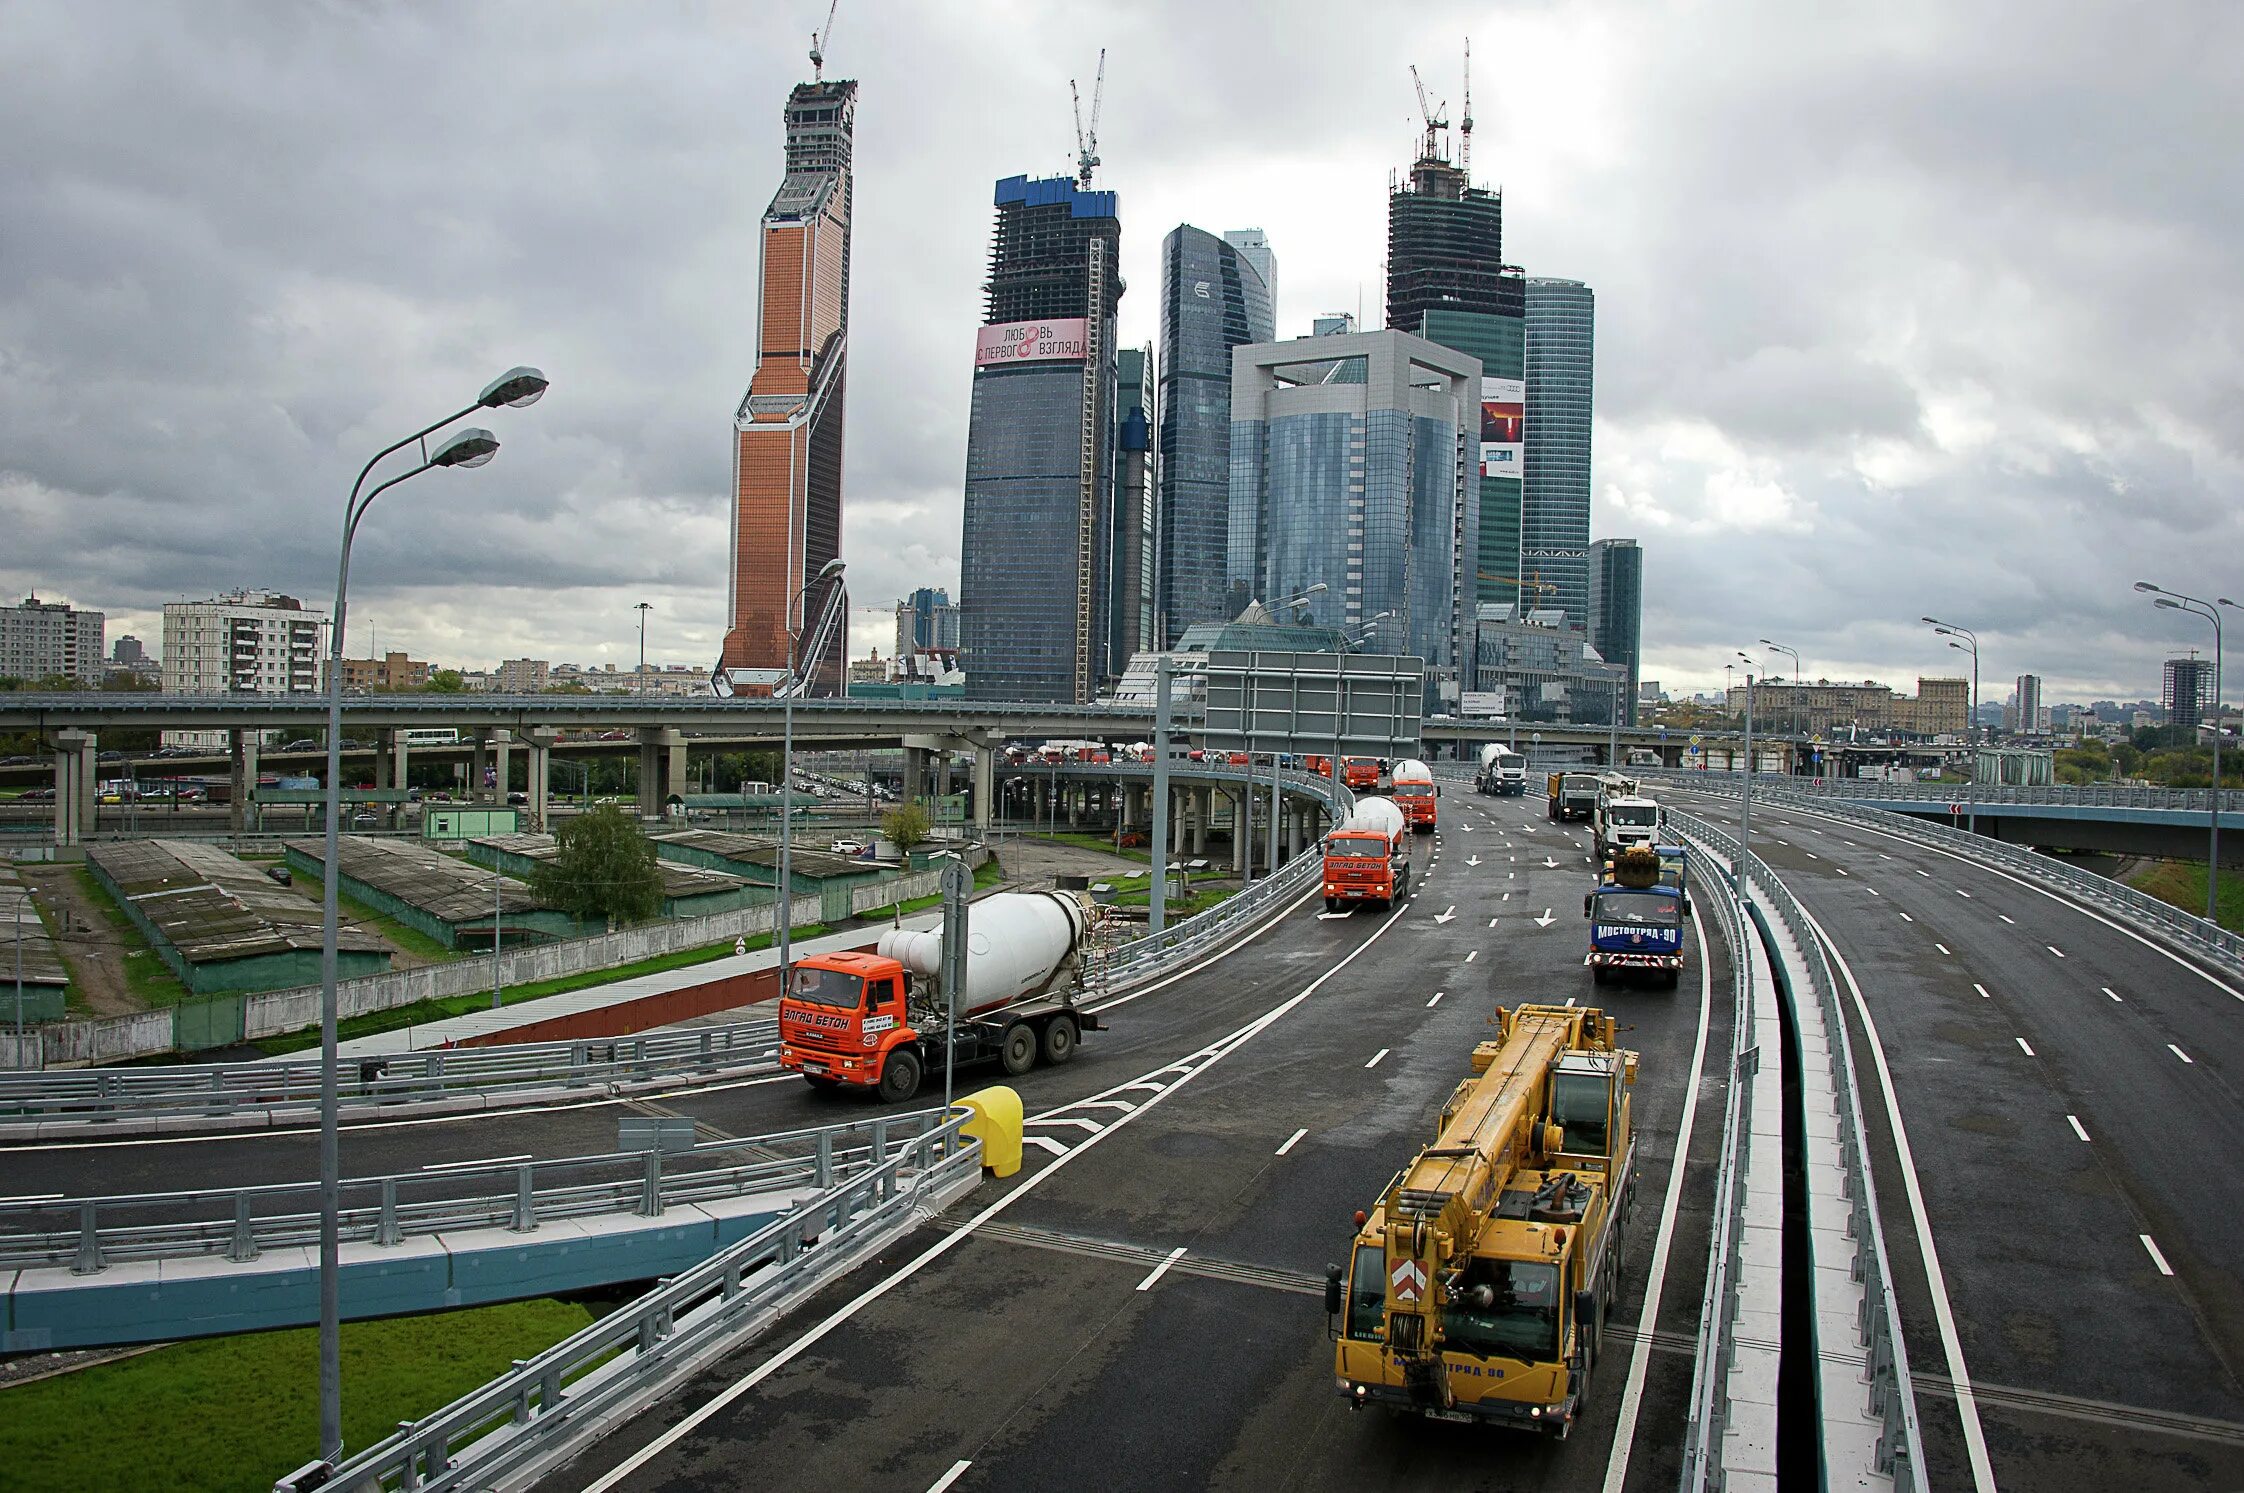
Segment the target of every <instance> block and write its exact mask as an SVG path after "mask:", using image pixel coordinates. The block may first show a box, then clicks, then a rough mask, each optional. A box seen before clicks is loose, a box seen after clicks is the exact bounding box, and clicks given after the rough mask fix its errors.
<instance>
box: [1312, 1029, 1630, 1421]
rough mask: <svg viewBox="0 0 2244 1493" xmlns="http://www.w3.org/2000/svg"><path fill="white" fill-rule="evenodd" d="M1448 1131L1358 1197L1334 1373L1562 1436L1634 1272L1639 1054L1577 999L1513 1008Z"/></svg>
mask: <svg viewBox="0 0 2244 1493" xmlns="http://www.w3.org/2000/svg"><path fill="white" fill-rule="evenodd" d="M1498 1019H1499V1021H1500V1023H1501V1026H1502V1033H1503V1035H1502V1036H1501V1038H1499V1039H1498V1040H1497V1041H1494V1042H1483V1043H1481V1044H1479V1045H1478V1046H1477V1047H1475V1048H1474V1049H1473V1059H1472V1067H1473V1072H1472V1076H1471V1077H1469V1078H1467V1079H1465V1080H1464V1081H1463V1082H1462V1083H1460V1084H1458V1086H1457V1091H1456V1092H1455V1093H1454V1094H1452V1095H1451V1096H1450V1098H1449V1102H1448V1103H1447V1104H1446V1105H1444V1106H1443V1108H1442V1115H1441V1128H1440V1131H1439V1134H1438V1138H1437V1139H1436V1140H1435V1142H1434V1144H1432V1145H1431V1146H1428V1147H1427V1148H1426V1149H1425V1150H1423V1151H1421V1152H1419V1153H1418V1158H1417V1160H1415V1161H1413V1162H1412V1163H1411V1164H1410V1165H1409V1166H1408V1167H1406V1168H1405V1169H1404V1170H1403V1171H1402V1172H1401V1173H1399V1174H1398V1175H1397V1176H1396V1177H1395V1179H1394V1181H1392V1182H1390V1183H1389V1184H1388V1186H1387V1190H1386V1192H1385V1194H1384V1195H1383V1196H1382V1197H1381V1198H1380V1199H1379V1206H1378V1207H1377V1208H1376V1209H1375V1210H1374V1211H1373V1212H1371V1213H1370V1214H1368V1215H1366V1214H1363V1213H1358V1214H1357V1215H1356V1224H1357V1232H1356V1238H1355V1244H1354V1247H1353V1249H1352V1251H1351V1253H1350V1257H1349V1265H1348V1268H1347V1270H1346V1271H1345V1272H1344V1271H1343V1270H1342V1268H1341V1267H1340V1266H1338V1265H1334V1266H1331V1267H1329V1269H1328V1270H1327V1272H1326V1282H1325V1312H1326V1316H1327V1317H1328V1318H1339V1319H1340V1320H1339V1322H1338V1324H1337V1325H1338V1343H1337V1346H1336V1348H1335V1352H1334V1373H1335V1374H1336V1376H1337V1380H1338V1386H1339V1390H1340V1393H1341V1394H1342V1395H1344V1396H1346V1397H1347V1399H1348V1401H1349V1402H1350V1403H1351V1404H1353V1405H1356V1406H1358V1407H1361V1406H1363V1405H1366V1404H1384V1405H1389V1406H1393V1407H1395V1408H1397V1409H1400V1410H1406V1411H1414V1412H1418V1413H1421V1414H1425V1415H1429V1416H1432V1417H1434V1418H1435V1419H1438V1420H1455V1421H1483V1422H1489V1423H1493V1424H1498V1425H1508V1426H1517V1427H1521V1428H1523V1429H1530V1430H1540V1431H1544V1432H1547V1433H1549V1434H1551V1435H1553V1436H1560V1437H1563V1436H1565V1435H1566V1434H1567V1432H1568V1431H1569V1430H1571V1429H1572V1428H1573V1424H1574V1418H1575V1416H1576V1415H1577V1414H1578V1413H1579V1411H1580V1409H1581V1406H1582V1402H1583V1396H1584V1393H1585V1390H1586V1386H1587V1383H1588V1379H1589V1374H1590V1370H1591V1368H1592V1367H1593V1366H1594V1365H1595V1363H1596V1361H1597V1356H1598V1344H1599V1338H1600V1336H1601V1329H1602V1327H1603V1323H1604V1320H1605V1314H1606V1312H1607V1311H1608V1310H1609V1309H1610V1308H1611V1305H1612V1301H1613V1297H1614V1293H1615V1291H1616V1289H1617V1288H1618V1286H1619V1283H1620V1271H1621V1230H1622V1225H1623V1224H1624V1223H1625V1221H1626V1219H1627V1216H1628V1211H1629V1206H1630V1201H1631V1198H1632V1193H1633V1189H1632V1186H1631V1183H1632V1179H1633V1177H1634V1174H1635V1161H1636V1151H1635V1138H1634V1136H1633V1135H1632V1134H1631V1132H1630V1127H1629V1091H1630V1088H1631V1087H1632V1086H1633V1085H1634V1084H1635V1082H1636V1054H1635V1053H1634V1052H1631V1051H1628V1050H1626V1049H1624V1048H1621V1047H1619V1046H1617V1045H1616V1043H1615V1037H1616V1036H1617V1033H1618V1028H1617V1027H1616V1025H1615V1023H1614V1021H1613V1019H1612V1018H1611V1017H1609V1016H1606V1015H1605V1014H1604V1013H1603V1012H1601V1011H1596V1010H1591V1009H1588V1008H1586V1007H1574V1006H1534V1005H1521V1006H1518V1007H1516V1008H1514V1009H1513V1010H1511V1011H1508V1012H1505V1011H1501V1010H1499V1012H1498Z"/></svg>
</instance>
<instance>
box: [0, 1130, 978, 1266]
mask: <svg viewBox="0 0 2244 1493" xmlns="http://www.w3.org/2000/svg"><path fill="white" fill-rule="evenodd" d="M940 1119H941V1116H940V1114H939V1113H938V1112H937V1111H935V1110H922V1111H917V1112H914V1113H911V1114H902V1115H882V1116H879V1117H877V1118H873V1119H870V1120H862V1121H852V1122H849V1123H846V1124H842V1125H828V1126H821V1127H816V1128H812V1129H805V1130H790V1131H784V1132H780V1133H777V1134H772V1135H759V1136H748V1137H743V1138H739V1139H732V1140H723V1141H712V1142H707V1143H704V1144H701V1145H696V1146H692V1147H690V1148H686V1149H681V1150H675V1151H669V1152H665V1151H662V1150H659V1149H650V1150H646V1151H619V1152H615V1153H611V1154H607V1155H600V1156H567V1157H557V1158H554V1159H552V1160H547V1161H524V1162H503V1163H484V1164H471V1165H464V1166H446V1167H440V1168H437V1169H434V1170H425V1171H413V1172H401V1173H395V1174H391V1175H387V1176H371V1177H353V1178H348V1179H346V1180H345V1181H344V1182H343V1184H342V1193H341V1205H340V1219H341V1228H342V1238H343V1240H344V1241H345V1242H346V1243H350V1242H360V1243H368V1244H374V1245H379V1246H389V1245H395V1244H397V1243H399V1242H401V1241H402V1240H404V1239H407V1238H414V1237H421V1236H426V1235H430V1234H439V1233H449V1232H455V1231H458V1230H463V1229H496V1228H504V1229H509V1230H511V1231H513V1232H514V1233H517V1234H528V1233H533V1232H535V1231H536V1230H537V1228H538V1226H539V1225H540V1224H541V1223H545V1222H551V1221H553V1220H556V1219H563V1218H582V1217H588V1216H594V1215H605V1214H638V1215H640V1216H642V1217H646V1218H660V1217H661V1216H662V1214H663V1212H664V1211H665V1210H666V1209H668V1208H672V1207H678V1206H682V1205H687V1204H693V1203H703V1202H710V1201H714V1200H718V1199H724V1198H737V1197H743V1196H746V1195H747V1194H749V1193H755V1192H769V1191H773V1190H777V1189H784V1188H801V1187H818V1188H821V1189H824V1188H830V1187H832V1186H834V1185H835V1184H836V1182H837V1181H839V1180H840V1179H842V1178H845V1177H848V1176H852V1175H854V1174H855V1173H856V1172H858V1171H862V1170H864V1169H866V1168H868V1167H870V1166H875V1165H878V1164H879V1163H880V1162H882V1161H885V1160H887V1159H889V1158H891V1157H892V1156H894V1155H896V1154H898V1152H899V1150H900V1149H901V1148H904V1147H908V1146H912V1145H915V1144H917V1143H918V1141H919V1139H920V1137H921V1136H923V1135H925V1134H927V1133H928V1132H929V1131H931V1130H933V1129H935V1128H936V1126H937V1124H938V1122H939V1120H940ZM318 1207H319V1185H318V1184H317V1183H316V1182H305V1183H280V1184H272V1185H263V1186H254V1187H238V1188H215V1189H204V1190H200V1191H194V1192H163V1193H131V1194H121V1195H117V1196H110V1197H88V1198H72V1199H55V1200H50V1201H44V1202H40V1201H26V1202H11V1203H0V1268H6V1269H25V1270H34V1269H42V1268H45V1269H52V1268H59V1267H62V1266H68V1267H69V1269H70V1271H71V1273H72V1274H75V1275H97V1274H99V1273H101V1272H102V1271H103V1270H105V1269H107V1268H108V1267H109V1266H110V1265H112V1264H116V1263H120V1262H123V1261H131V1260H169V1259H187V1258H195V1257H202V1256H211V1255H224V1256H226V1257H227V1258H228V1259H230V1260H233V1261H235V1262H237V1263H242V1264H247V1263H249V1262H251V1261H253V1260H255V1259H257V1258H258V1257H259V1256H260V1255H261V1254H263V1253H265V1252H266V1251H268V1250H275V1249H286V1248H291V1247H310V1246H312V1245H314V1244H316V1243H317V1241H318V1239H319V1212H318Z"/></svg>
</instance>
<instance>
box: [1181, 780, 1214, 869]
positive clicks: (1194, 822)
mask: <svg viewBox="0 0 2244 1493" xmlns="http://www.w3.org/2000/svg"><path fill="white" fill-rule="evenodd" d="M1185 807H1186V812H1187V813H1188V814H1189V815H1190V816H1191V829H1192V854H1193V855H1194V857H1196V858H1197V857H1202V856H1205V855H1206V854H1207V853H1208V821H1209V820H1210V819H1213V818H1215V795H1214V794H1213V793H1211V792H1210V791H1209V790H1207V789H1205V788H1194V789H1192V790H1191V791H1189V792H1188V793H1186V794H1185Z"/></svg>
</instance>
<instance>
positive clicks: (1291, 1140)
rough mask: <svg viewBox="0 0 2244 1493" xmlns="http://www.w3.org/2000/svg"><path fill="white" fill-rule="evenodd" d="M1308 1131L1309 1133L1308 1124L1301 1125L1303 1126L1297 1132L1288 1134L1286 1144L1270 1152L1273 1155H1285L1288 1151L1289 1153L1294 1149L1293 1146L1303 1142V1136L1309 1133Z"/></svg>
mask: <svg viewBox="0 0 2244 1493" xmlns="http://www.w3.org/2000/svg"><path fill="white" fill-rule="evenodd" d="M1308 1133H1309V1127H1308V1126H1306V1125H1304V1126H1302V1127H1301V1128H1300V1129H1299V1130H1296V1131H1295V1132H1294V1133H1293V1134H1291V1135H1289V1136H1287V1137H1286V1143H1285V1144H1284V1145H1282V1146H1280V1147H1279V1148H1278V1149H1277V1150H1275V1151H1272V1152H1271V1153H1270V1154H1271V1155H1273V1156H1283V1155H1285V1154H1286V1153H1287V1152H1288V1151H1290V1150H1292V1149H1293V1148H1294V1147H1295V1146H1298V1145H1300V1144H1301V1138H1302V1137H1303V1136H1305V1135H1307V1134H1308Z"/></svg>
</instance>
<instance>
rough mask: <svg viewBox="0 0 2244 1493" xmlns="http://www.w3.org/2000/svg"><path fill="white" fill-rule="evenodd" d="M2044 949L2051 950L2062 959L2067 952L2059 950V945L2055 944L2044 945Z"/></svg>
mask: <svg viewBox="0 0 2244 1493" xmlns="http://www.w3.org/2000/svg"><path fill="white" fill-rule="evenodd" d="M2042 947H2043V948H2045V949H2047V950H2049V952H2050V953H2052V954H2055V955H2056V956H2057V957H2058V958H2060V959H2062V958H2064V957H2065V951H2064V950H2063V949H2060V948H2058V947H2057V945H2055V944H2053V943H2048V944H2043V945H2042Z"/></svg>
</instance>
